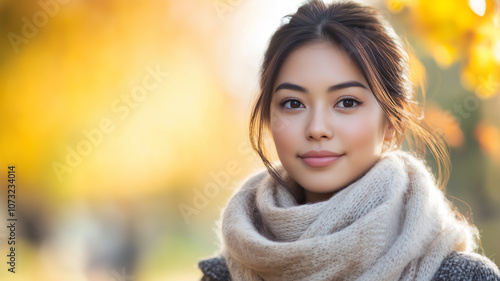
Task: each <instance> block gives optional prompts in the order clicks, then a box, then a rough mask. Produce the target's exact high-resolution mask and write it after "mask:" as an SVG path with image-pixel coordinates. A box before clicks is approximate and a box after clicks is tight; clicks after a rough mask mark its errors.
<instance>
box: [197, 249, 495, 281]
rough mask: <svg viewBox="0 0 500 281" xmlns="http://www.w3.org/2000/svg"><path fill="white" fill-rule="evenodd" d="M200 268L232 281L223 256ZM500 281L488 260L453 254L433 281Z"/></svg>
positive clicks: (213, 278) (207, 277)
mask: <svg viewBox="0 0 500 281" xmlns="http://www.w3.org/2000/svg"><path fill="white" fill-rule="evenodd" d="M198 267H199V268H200V269H201V271H202V272H203V278H202V279H201V280H202V281H231V274H230V273H229V269H228V267H227V264H226V260H225V259H224V257H223V256H219V257H215V258H210V259H206V260H202V261H200V262H199V263H198ZM445 280H446V281H469V280H474V281H500V271H499V270H498V267H497V266H496V265H495V264H494V263H493V262H492V261H491V260H489V259H488V258H486V257H484V256H481V255H479V254H475V253H463V252H453V253H451V254H450V255H448V256H447V257H446V258H445V259H444V260H443V262H442V263H441V266H440V267H439V269H438V271H437V272H436V274H435V275H434V278H433V279H432V281H445Z"/></svg>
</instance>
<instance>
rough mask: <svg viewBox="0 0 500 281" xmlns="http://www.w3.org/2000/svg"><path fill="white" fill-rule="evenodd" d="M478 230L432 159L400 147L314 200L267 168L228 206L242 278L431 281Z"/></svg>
mask: <svg viewBox="0 0 500 281" xmlns="http://www.w3.org/2000/svg"><path fill="white" fill-rule="evenodd" d="M277 170H278V172H279V173H280V174H281V175H282V176H283V178H285V179H286V180H287V181H291V180H293V179H291V178H290V177H289V176H288V174H287V173H286V171H285V170H284V168H283V167H282V166H281V165H278V166H277ZM475 235H477V230H476V229H475V228H474V227H471V226H469V225H468V224H467V223H465V222H463V221H461V220H459V219H457V218H456V217H455V215H454V213H453V212H452V211H451V208H450V205H449V203H448V201H447V200H446V199H445V197H444V195H443V193H442V192H441V191H440V190H439V189H438V188H437V187H436V185H435V181H434V178H433V177H432V175H431V173H430V172H429V171H428V169H427V167H426V166H425V164H424V163H423V162H422V161H421V160H419V159H417V158H415V157H413V156H411V155H410V154H408V153H406V152H403V151H393V152H390V153H388V154H385V155H384V156H383V157H381V159H380V160H379V161H378V162H377V163H376V164H375V165H374V166H373V167H372V168H371V169H370V170H369V171H368V172H367V173H366V174H365V175H364V176H363V177H361V178H360V179H358V180H357V181H355V182H353V183H352V184H350V185H349V186H347V187H345V188H343V189H342V190H340V191H338V192H337V193H336V194H335V195H334V196H332V197H331V198H330V199H329V200H327V201H323V202H318V203H314V204H303V205H299V204H297V202H296V201H295V199H294V198H293V196H292V195H291V194H290V193H289V192H288V191H287V190H286V189H285V188H284V187H283V186H281V185H279V184H278V183H277V182H276V181H274V180H273V178H272V177H271V176H270V175H269V174H268V173H267V170H262V171H259V172H258V173H256V174H255V175H252V176H250V177H249V178H248V179H247V180H246V181H245V183H244V184H243V185H242V186H241V188H240V189H239V190H237V191H236V192H235V194H233V196H232V197H231V199H230V200H229V202H228V204H227V206H226V208H225V210H224V212H223V215H222V243H221V244H222V249H221V253H222V255H223V256H224V257H225V259H226V262H227V265H228V268H229V271H230V272H231V276H232V279H233V280H269V281H272V280H431V279H432V277H433V276H434V274H435V273H436V271H437V270H438V268H439V266H440V264H441V262H442V261H443V260H444V258H445V257H446V256H448V255H449V254H450V253H451V252H452V251H454V250H458V251H465V252H468V251H471V250H473V249H475V247H476V245H475V243H474V238H475V237H474V236H475Z"/></svg>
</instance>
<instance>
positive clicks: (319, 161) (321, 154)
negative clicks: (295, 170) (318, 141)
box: [299, 150, 342, 168]
mask: <svg viewBox="0 0 500 281" xmlns="http://www.w3.org/2000/svg"><path fill="white" fill-rule="evenodd" d="M299 157H300V158H302V160H303V161H304V163H306V164H307V165H309V166H311V167H315V168H316V167H325V166H328V165H330V164H332V163H334V162H335V161H337V159H339V158H340V157H342V155H340V154H337V153H334V152H331V151H328V150H321V151H316V150H311V151H308V152H306V153H304V154H302V155H300V156H299Z"/></svg>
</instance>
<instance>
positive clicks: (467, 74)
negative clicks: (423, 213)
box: [0, 0, 500, 281]
mask: <svg viewBox="0 0 500 281" xmlns="http://www.w3.org/2000/svg"><path fill="white" fill-rule="evenodd" d="M301 2H302V1H298V0H293V1H285V0H281V1H277V0H275V1H274V0H273V1H266V0H199V1H195V0H189V1H170V0H155V1H131V0H36V1H35V0H22V1H19V0H0V35H1V36H0V186H1V187H2V189H1V190H2V191H1V195H0V196H1V197H0V219H1V220H0V221H1V227H0V256H1V262H0V264H2V266H1V268H0V279H1V280H30V281H31V280H50V281H58V280H61V281H62V280H64V281H67V280H72V281H80V280H82V281H83V280H92V281H94V280H97V281H100V280H105V281H112V280H117V281H120V280H137V281H142V280H147V281H156V280H199V278H200V277H201V273H200V271H199V270H198V269H197V262H198V260H200V259H203V258H207V257H210V256H211V255H213V254H214V253H215V252H216V250H217V248H218V245H217V235H216V232H215V229H216V221H217V219H218V218H219V215H220V211H221V209H222V208H223V206H224V204H225V202H226V201H227V199H228V197H229V196H230V195H231V193H232V191H233V190H234V188H236V187H237V186H239V185H240V184H241V183H242V182H243V181H244V179H245V178H246V177H247V176H248V175H249V174H250V173H253V172H254V171H256V170H258V169H261V168H263V167H264V166H263V165H262V164H261V162H260V160H259V158H258V157H257V156H256V155H254V154H253V153H252V151H251V149H250V145H249V142H248V140H247V127H248V126H247V124H248V116H249V113H250V109H251V104H252V102H253V100H254V98H255V95H256V94H257V93H258V71H259V67H260V63H261V61H262V56H263V52H264V50H265V48H266V44H267V41H268V39H269V37H270V35H271V34H272V32H273V31H274V30H275V29H276V28H277V27H278V26H279V25H280V24H281V21H282V17H283V16H284V15H286V14H289V13H293V12H294V11H295V10H296V9H297V7H298V6H299V4H300V3H301ZM366 3H368V4H371V5H374V6H376V7H378V8H379V9H380V11H381V12H382V13H383V14H384V16H385V17H386V18H387V19H388V20H389V21H390V23H392V25H393V26H394V27H395V29H396V32H397V33H398V34H399V35H400V36H401V37H403V38H405V39H406V40H407V41H408V42H409V43H410V44H411V45H412V47H413V49H414V55H413V56H412V67H413V70H414V73H415V78H418V77H426V78H427V79H426V80H427V83H426V87H425V89H426V92H427V107H426V119H427V121H429V122H430V123H431V124H432V125H433V127H434V128H435V132H436V133H438V134H442V135H444V136H445V137H446V138H447V139H448V141H449V143H450V150H451V159H452V172H451V178H450V181H449V184H448V187H447V193H448V195H449V197H450V198H451V199H452V201H453V202H454V203H455V204H456V205H457V206H458V208H459V209H460V210H461V211H462V212H463V213H464V214H466V215H468V216H471V218H473V221H474V223H475V224H476V225H477V226H478V228H479V230H480V232H481V236H482V247H483V249H484V252H483V253H485V254H486V255H487V256H488V257H490V258H491V259H493V260H495V261H496V263H497V264H499V263H500V239H498V235H499V234H500V27H499V24H500V2H499V1H493V0H469V1H467V0H438V1H423V0H415V1H411V0H388V1H381V0H378V1H377V0H371V1H366ZM270 145H272V144H271V143H270ZM269 147H270V148H271V147H272V146H269ZM8 166H15V175H16V181H15V184H16V199H15V201H16V208H15V218H17V222H16V273H15V274H12V273H10V272H8V271H7V269H8V268H9V265H7V264H6V261H7V257H6V255H7V254H9V252H10V251H8V248H9V247H10V246H9V245H8V243H7V241H8V238H9V237H10V233H9V231H8V229H7V227H6V226H7V225H8V223H7V218H8V212H7V209H8V206H7V185H8V184H9V183H8V182H7V179H8Z"/></svg>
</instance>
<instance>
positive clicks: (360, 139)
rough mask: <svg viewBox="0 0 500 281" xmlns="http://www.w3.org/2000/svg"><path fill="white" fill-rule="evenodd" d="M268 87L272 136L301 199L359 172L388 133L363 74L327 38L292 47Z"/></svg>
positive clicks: (318, 197) (317, 196)
mask: <svg viewBox="0 0 500 281" xmlns="http://www.w3.org/2000/svg"><path fill="white" fill-rule="evenodd" d="M273 90H274V93H273V97H272V101H271V132H272V137H273V139H274V143H275V145H276V150H277V153H278V157H279V159H280V161H281V163H282V164H283V167H284V168H285V169H286V171H287V172H288V173H289V175H290V176H291V177H292V178H293V179H294V180H295V181H296V182H297V183H299V184H300V185H301V186H302V187H303V188H304V190H305V194H306V202H316V201H322V200H325V199H327V198H329V197H330V196H331V195H332V194H333V193H335V192H336V191H338V190H339V189H341V188H343V187H345V186H347V185H349V184H350V183H352V182H354V181H355V180H356V179H358V178H359V177H361V176H362V175H364V174H365V173H366V172H367V171H368V170H369V169H370V168H371V167H372V166H373V165H374V164H375V161H376V160H377V158H378V157H379V156H380V154H381V153H382V147H383V143H384V140H390V138H392V134H393V131H394V129H393V127H392V126H391V125H390V123H389V122H388V121H387V120H386V118H385V117H384V114H383V111H382V108H381V107H380V105H379V104H378V102H377V100H376V99H375V96H374V95H373V93H372V91H371V90H370V88H369V87H368V83H367V81H366V80H365V78H364V77H363V74H362V73H361V71H360V70H359V69H358V68H357V67H356V65H355V64H354V63H353V62H352V61H351V60H350V58H349V57H348V56H347V54H346V53H345V52H344V51H342V50H341V49H339V48H338V47H337V46H335V45H333V44H332V43H329V42H320V43H311V44H308V45H306V46H303V47H300V48H298V49H297V50H294V51H293V52H292V53H291V54H290V55H289V56H288V57H287V58H286V59H285V62H284V63H283V65H282V67H281V69H280V71H279V73H278V77H277V79H276V82H275V84H274V88H273ZM320 151H323V152H325V153H321V152H320ZM318 152H319V153H318Z"/></svg>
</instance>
